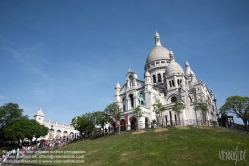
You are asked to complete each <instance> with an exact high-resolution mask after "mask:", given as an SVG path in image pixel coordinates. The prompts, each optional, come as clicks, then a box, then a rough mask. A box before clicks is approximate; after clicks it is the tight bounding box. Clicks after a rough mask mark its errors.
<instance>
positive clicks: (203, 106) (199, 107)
mask: <svg viewBox="0 0 249 166" xmlns="http://www.w3.org/2000/svg"><path fill="white" fill-rule="evenodd" d="M194 109H195V111H196V110H200V111H201V112H202V120H203V121H204V123H206V112H207V110H208V108H207V105H206V104H205V103H202V102H201V101H198V102H197V103H195V107H194ZM196 118H197V117H196ZM196 120H197V119H196ZM197 125H198V122H197Z"/></svg>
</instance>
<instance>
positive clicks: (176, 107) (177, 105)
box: [172, 99, 185, 124]
mask: <svg viewBox="0 0 249 166" xmlns="http://www.w3.org/2000/svg"><path fill="white" fill-rule="evenodd" d="M184 108H185V105H184V104H183V103H182V102H180V101H179V99H177V100H176V101H175V104H174V106H173V107H172V110H173V111H175V113H176V114H177V116H178V119H179V123H180V124H181V121H180V114H181V113H182V110H183V109H184Z"/></svg>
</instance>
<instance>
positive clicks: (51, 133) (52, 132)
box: [49, 129, 54, 139]
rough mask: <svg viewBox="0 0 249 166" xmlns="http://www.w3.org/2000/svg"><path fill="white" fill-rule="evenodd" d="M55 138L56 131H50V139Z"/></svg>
mask: <svg viewBox="0 0 249 166" xmlns="http://www.w3.org/2000/svg"><path fill="white" fill-rule="evenodd" d="M53 138H54V129H49V139H53Z"/></svg>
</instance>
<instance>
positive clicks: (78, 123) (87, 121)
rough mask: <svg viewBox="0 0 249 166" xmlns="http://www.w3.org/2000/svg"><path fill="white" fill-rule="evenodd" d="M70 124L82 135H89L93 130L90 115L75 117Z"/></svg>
mask: <svg viewBox="0 0 249 166" xmlns="http://www.w3.org/2000/svg"><path fill="white" fill-rule="evenodd" d="M72 124H73V126H74V128H75V129H76V130H78V131H80V133H81V134H82V133H83V132H84V133H90V132H92V131H93V129H94V123H93V117H92V113H86V114H83V115H82V116H77V117H75V118H73V119H72Z"/></svg>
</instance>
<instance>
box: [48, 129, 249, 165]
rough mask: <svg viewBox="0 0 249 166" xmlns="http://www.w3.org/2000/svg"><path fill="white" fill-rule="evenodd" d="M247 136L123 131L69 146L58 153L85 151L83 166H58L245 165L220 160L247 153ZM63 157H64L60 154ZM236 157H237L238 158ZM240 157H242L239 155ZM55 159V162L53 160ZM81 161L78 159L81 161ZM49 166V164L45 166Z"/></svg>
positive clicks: (223, 131) (224, 132) (248, 159)
mask: <svg viewBox="0 0 249 166" xmlns="http://www.w3.org/2000/svg"><path fill="white" fill-rule="evenodd" d="M248 138H249V135H245V134H242V133H238V132H234V131H230V130H227V129H224V128H219V127H201V128H197V127H183V128H167V129H154V130H145V131H144V130H141V131H140V132H124V133H121V134H120V135H118V134H116V135H110V136H105V137H102V138H98V139H95V140H84V141H79V142H77V143H73V144H70V145H68V146H65V147H63V148H61V149H60V151H85V154H84V163H81V164H75V163H72V164H58V165H74V166H75V165H88V166H89V165H90V166H105V165H106V166H110V165H115V166H117V165H125V166H126V165H127V166H129V165H131V166H134V165H135V166H140V165H141V166H142V165H146V166H162V165H176V166H181V165H184V166H185V165H207V166H210V165H219V166H220V165H235V163H236V165H239V166H240V165H249V154H247V153H246V154H245V159H246V161H244V160H243V161H239V158H238V159H237V162H236V160H230V159H229V160H226V156H225V158H224V159H225V160H221V159H220V157H219V152H221V151H224V150H225V151H235V150H236V148H237V152H239V151H244V150H246V151H249V139H248ZM50 155H51V154H50ZM64 155H65V154H64ZM238 157H239V156H238ZM242 157H243V156H242ZM57 160H58V159H57ZM81 160H82V159H81ZM49 165H51V164H49Z"/></svg>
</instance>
